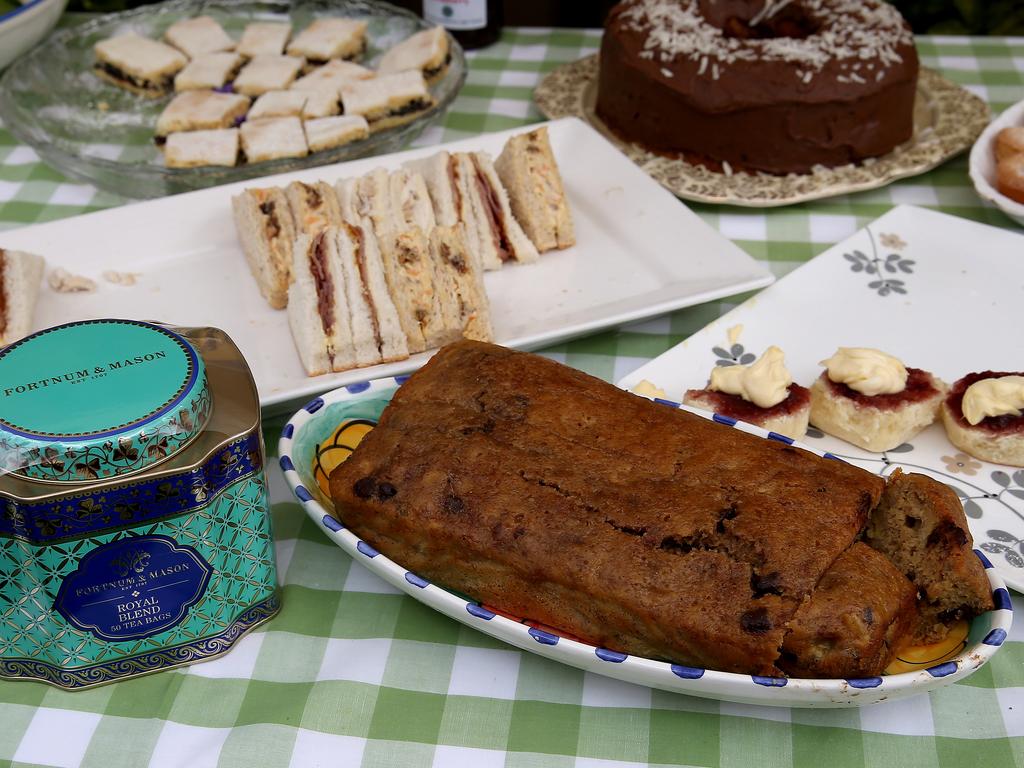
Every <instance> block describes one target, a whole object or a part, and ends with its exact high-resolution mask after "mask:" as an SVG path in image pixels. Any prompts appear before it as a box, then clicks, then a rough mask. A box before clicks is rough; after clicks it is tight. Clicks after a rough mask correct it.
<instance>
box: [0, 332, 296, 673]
mask: <svg viewBox="0 0 1024 768" xmlns="http://www.w3.org/2000/svg"><path fill="white" fill-rule="evenodd" d="M263 465H264V454H263V440H262V435H261V432H260V409H259V400H258V398H257V394H256V388H255V385H254V383H253V380H252V376H251V375H250V373H249V369H248V367H247V366H246V364H245V360H244V359H243V358H242V356H241V354H240V352H239V351H238V348H237V347H236V346H235V345H234V343H233V342H232V341H231V340H230V339H229V338H228V337H227V335H226V334H224V332H223V331H220V330H217V329H214V328H179V329H174V328H171V327H167V326H162V325H156V324H153V323H144V322H137V321H131V320H92V321H84V322H78V323H71V324H68V325H62V326H58V327H56V328H51V329H49V330H46V331H42V332H40V333H36V334H34V335H32V336H29V337H27V338H25V339H23V340H22V341H19V342H16V343H14V344H12V345H10V346H9V347H6V348H4V349H2V350H0V678H10V679H13V678H20V679H32V680H41V681H45V682H47V683H51V684H53V685H56V686H60V687H62V688H71V689H74V688H84V687H87V686H92V685H96V684H99V683H105V682H110V681H113V680H119V679H123V678H127V677H133V676H135V675H140V674H145V673H147V672H153V671H156V670H160V669H166V668H169V667H175V666H179V665H182V664H189V663H192V662H195V661H202V660H205V659H209V658H212V657H214V656H217V655H220V654H221V653H224V652H225V651H227V650H229V649H230V648H231V646H232V645H233V644H234V643H235V641H236V640H238V638H239V637H241V636H242V635H243V634H244V633H245V632H246V631H248V630H249V629H251V628H253V627H254V626H256V625H258V624H260V623H261V622H263V621H265V620H267V619H268V618H270V617H271V616H273V615H274V613H276V611H277V609H278V596H277V580H276V571H275V564H274V548H273V538H272V535H271V527H270V513H269V507H268V502H267V487H266V479H265V476H264V471H263Z"/></svg>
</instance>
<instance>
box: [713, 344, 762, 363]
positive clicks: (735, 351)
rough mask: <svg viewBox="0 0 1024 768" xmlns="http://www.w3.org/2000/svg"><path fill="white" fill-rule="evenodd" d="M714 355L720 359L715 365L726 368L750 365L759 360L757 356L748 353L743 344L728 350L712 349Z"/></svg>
mask: <svg viewBox="0 0 1024 768" xmlns="http://www.w3.org/2000/svg"><path fill="white" fill-rule="evenodd" d="M711 352H712V354H714V356H715V357H717V358H718V359H717V360H715V365H718V366H721V367H725V366H729V365H737V364H738V365H750V364H751V363H752V362H754V360H756V359H757V355H754V354H753V353H751V352H747V351H746V350H745V349H744V347H743V345H742V344H733V345H732V346H731V347H729V349H728V350H726V349H724V348H722V347H718V346H715V347H712V348H711Z"/></svg>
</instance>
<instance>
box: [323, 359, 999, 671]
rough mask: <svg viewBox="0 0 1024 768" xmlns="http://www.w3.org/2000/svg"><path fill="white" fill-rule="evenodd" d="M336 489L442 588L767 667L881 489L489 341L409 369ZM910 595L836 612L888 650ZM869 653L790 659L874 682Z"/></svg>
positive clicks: (602, 636)
mask: <svg viewBox="0 0 1024 768" xmlns="http://www.w3.org/2000/svg"><path fill="white" fill-rule="evenodd" d="M330 483H331V495H332V498H333V500H334V502H335V505H336V507H337V510H338V513H339V515H340V516H341V518H342V519H343V521H344V522H345V524H346V525H348V526H349V527H350V528H351V529H352V530H353V531H354V532H355V533H356V534H358V535H359V536H361V537H363V538H365V539H366V540H367V541H369V542H370V543H371V544H372V545H373V546H374V547H376V548H377V549H378V550H380V551H381V552H382V553H384V554H385V555H387V556H388V557H391V558H392V559H394V560H396V561H397V562H399V563H401V564H402V565H403V566H405V567H407V568H410V569H411V570H413V571H415V572H417V573H419V574H420V575H422V576H424V577H425V578H428V579H430V580H432V581H435V582H437V583H438V584H442V585H444V586H447V587H450V588H452V589H455V590H457V591H459V592H462V593H465V594H468V595H471V596H472V597H473V598H475V599H477V600H480V601H481V602H484V603H487V604H491V605H494V606H495V607H497V608H500V609H501V610H503V611H506V612H509V613H512V614H515V615H518V616H522V617H525V618H529V619H533V620H536V621H539V622H543V623H545V624H548V625H551V626H553V627H557V628H558V629H560V630H562V631H565V632H566V633H569V634H572V635H575V636H577V637H581V638H585V639H586V640H587V641H589V642H591V643H593V644H595V645H599V646H604V647H607V648H611V649H614V650H618V651H623V652H627V653H632V654H636V655H642V656H648V657H653V658H661V659H669V660H673V661H678V662H681V663H684V664H691V665H694V666H701V667H709V668H714V669H719V670H724V671H730V672H741V673H750V674H766V675H779V674H782V671H781V669H782V667H781V666H780V663H779V662H780V649H781V648H782V647H783V642H784V640H785V636H786V633H787V631H788V628H789V625H790V622H791V620H792V619H793V618H794V615H795V614H796V613H797V611H798V609H800V606H801V605H802V604H803V603H804V601H805V600H807V599H808V597H809V596H810V595H811V594H812V593H813V592H814V590H815V587H816V586H817V585H818V583H819V581H820V580H821V579H822V576H823V575H825V574H826V572H827V571H829V569H830V567H832V566H833V563H835V562H836V560H837V558H839V557H840V555H842V554H843V553H844V552H846V550H848V549H849V548H850V547H851V545H852V544H853V543H854V541H855V540H856V539H857V537H858V536H859V535H860V533H861V531H862V529H863V528H864V526H865V525H866V524H867V521H868V517H869V515H870V513H871V510H872V509H873V508H874V507H875V506H876V504H877V503H878V501H879V498H880V497H881V495H882V492H883V488H884V485H885V484H884V481H883V480H882V479H881V478H879V477H876V476H874V475H872V474H870V473H868V472H865V471H863V470H860V469H857V468H855V467H852V466H850V465H848V464H845V463H843V462H840V461H833V460H828V459H822V458H820V457H818V456H815V455H813V454H810V453H808V452H805V451H803V450H799V449H796V448H793V447H792V446H789V445H786V444H785V443H781V442H775V441H769V440H764V439H761V438H759V437H755V436H752V435H748V434H746V433H744V432H742V431H740V430H737V429H731V428H729V427H724V426H722V425H720V424H716V423H714V422H712V421H709V420H706V419H703V418H701V417H698V416H694V415H692V414H689V413H686V412H685V411H680V410H676V409H672V408H668V407H665V406H662V405H658V404H654V403H651V402H650V401H648V400H646V399H644V398H640V397H637V396H634V395H631V394H629V393H626V392H623V391H621V390H619V389H617V388H615V387H613V386H611V385H609V384H607V383H605V382H602V381H599V380H598V379H595V378H593V377H590V376H587V375H586V374H583V373H581V372H579V371H575V370H573V369H571V368H568V367H565V366H562V365H559V364H557V363H555V362H552V361H549V360H546V359H543V358H541V357H537V356H534V355H528V354H524V353H520V352H513V351H511V350H507V349H504V348H502V347H498V346H494V345H489V344H482V343H478V342H459V343H456V344H452V345H449V346H447V347H445V348H444V349H442V350H441V351H440V352H438V353H437V355H435V357H434V358H433V359H432V360H431V361H430V362H429V363H428V364H427V365H426V366H425V367H424V368H422V369H421V370H420V371H419V372H417V373H415V374H413V376H412V377H411V378H410V379H409V381H408V382H406V383H405V384H404V385H403V386H402V387H401V388H400V389H399V390H398V391H397V392H396V394H395V396H394V398H393V400H392V401H391V403H390V404H389V405H388V407H387V408H386V409H385V410H384V412H383V414H382V416H381V419H380V422H379V424H378V426H377V427H376V428H375V429H374V430H373V431H372V432H371V433H370V434H369V435H368V436H367V437H366V438H364V440H363V442H362V443H361V444H360V446H359V447H358V448H357V449H356V451H355V452H354V453H353V455H352V456H351V457H350V458H349V459H348V460H347V461H346V462H344V463H343V464H341V465H340V466H339V467H338V468H337V469H336V470H335V471H334V472H333V473H332V475H331V479H330ZM978 567H979V568H980V564H979V565H978ZM896 576H899V574H898V573H897V574H896ZM905 592H906V590H905V589H890V590H888V591H886V590H881V591H875V592H872V593H871V594H870V595H863V594H860V593H859V591H858V590H857V589H850V590H847V591H846V592H844V593H843V601H844V605H846V606H847V609H848V610H850V611H853V610H855V609H856V608H857V607H860V608H862V609H867V608H870V609H871V611H872V612H873V613H875V614H877V615H879V616H880V617H884V619H882V621H884V623H885V626H886V627H887V628H888V627H889V626H892V627H893V628H894V629H893V631H889V632H885V631H883V635H884V636H885V644H886V647H887V648H888V644H889V643H892V644H895V642H897V641H898V639H899V638H898V637H896V636H895V635H898V634H899V632H900V629H901V627H902V626H904V624H903V623H901V622H902V621H903V619H902V618H901V617H902V615H903V614H904V613H905V612H906V611H907V605H906V600H905ZM858 601H860V602H858ZM815 610H817V609H815ZM862 613H863V610H862ZM872 631H874V630H872ZM876 635H877V633H876ZM872 637H875V635H873V636H872ZM876 639H877V638H876ZM864 642H865V641H864V638H863V637H861V636H860V635H857V636H845V637H839V638H836V640H835V643H834V647H833V649H832V653H833V654H834V656H835V657H836V659H838V661H835V662H833V661H830V660H829V659H822V658H819V657H820V656H821V652H820V651H821V649H820V647H818V648H817V649H816V650H815V651H814V653H815V658H814V659H807V660H803V659H801V658H800V654H801V651H800V650H799V649H795V650H793V651H791V656H793V657H794V658H791V659H789V662H790V663H788V664H787V666H789V667H790V668H792V669H796V668H801V669H803V668H806V669H808V670H812V671H813V670H814V669H816V668H817V669H820V670H826V669H827V673H828V674H842V672H843V670H848V671H849V672H850V675H853V674H858V675H862V674H868V675H874V674H878V673H879V672H881V670H882V668H884V666H885V664H887V663H888V661H889V658H890V655H889V654H887V653H886V652H878V653H875V652H872V654H871V659H870V662H869V663H862V662H860V661H857V662H856V663H845V662H844V661H843V659H846V660H849V659H850V658H851V655H852V656H854V657H856V656H858V654H860V653H861V651H860V650H859V649H860V648H861V647H862V645H861V644H863V643H864ZM871 642H872V643H875V640H871ZM819 645H820V644H819ZM877 645H878V643H875V646H877ZM875 650H877V647H876V648H875ZM893 650H894V649H893ZM787 658H789V657H787Z"/></svg>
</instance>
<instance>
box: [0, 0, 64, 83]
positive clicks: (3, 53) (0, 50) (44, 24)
mask: <svg viewBox="0 0 1024 768" xmlns="http://www.w3.org/2000/svg"><path fill="white" fill-rule="evenodd" d="M67 2H68V0H29V1H28V2H27V3H25V4H24V5H22V6H19V7H18V8H15V9H14V10H13V11H10V12H9V13H5V14H4V15H3V16H0V69H3V68H4V67H6V66H7V65H8V64H10V63H11V62H12V61H14V60H15V59H16V58H18V57H19V56H21V54H23V53H24V52H25V51H27V50H28V49H29V48H31V47H32V46H34V45H35V44H36V43H38V42H39V41H40V40H42V39H43V37H45V35H46V33H47V32H49V31H50V30H51V29H53V27H54V25H56V23H57V19H59V18H60V15H61V14H62V13H63V12H64V6H65V5H67Z"/></svg>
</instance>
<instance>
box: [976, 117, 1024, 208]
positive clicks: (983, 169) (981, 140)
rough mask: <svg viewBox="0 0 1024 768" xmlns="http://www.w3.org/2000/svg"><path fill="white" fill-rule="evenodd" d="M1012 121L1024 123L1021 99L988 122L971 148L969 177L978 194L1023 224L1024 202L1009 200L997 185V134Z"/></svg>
mask: <svg viewBox="0 0 1024 768" xmlns="http://www.w3.org/2000/svg"><path fill="white" fill-rule="evenodd" d="M1011 125H1024V101H1018V102H1017V103H1016V104H1014V105H1013V106H1012V107H1010V108H1009V109H1007V110H1006V111H1005V112H1003V114H1001V115H1000V116H999V117H997V118H996V119H995V120H993V121H992V122H991V123H989V125H988V128H986V129H985V130H984V131H982V133H981V136H979V137H978V140H977V141H976V142H974V146H973V147H972V148H971V160H970V169H971V181H973V182H974V188H975V189H976V190H978V194H979V195H981V197H982V198H983V199H985V200H988V201H989V202H990V203H995V205H996V206H997V207H998V208H999V210H1001V211H1002V212H1003V213H1005V214H1006V215H1007V216H1009V217H1010V218H1011V219H1013V220H1014V221H1016V222H1017V223H1018V224H1020V225H1021V226H1024V203H1018V202H1017V201H1016V200H1011V199H1010V198H1008V197H1007V196H1006V195H1004V194H1002V193H1000V192H999V191H998V190H997V189H996V155H995V141H996V134H997V133H999V131H1001V130H1002V129H1003V128H1007V127H1009V126H1011Z"/></svg>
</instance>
